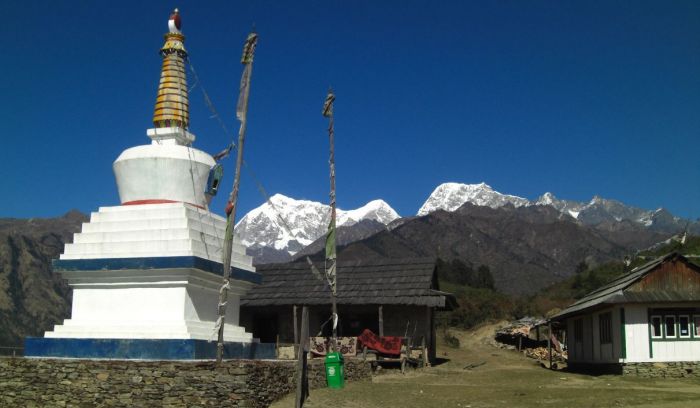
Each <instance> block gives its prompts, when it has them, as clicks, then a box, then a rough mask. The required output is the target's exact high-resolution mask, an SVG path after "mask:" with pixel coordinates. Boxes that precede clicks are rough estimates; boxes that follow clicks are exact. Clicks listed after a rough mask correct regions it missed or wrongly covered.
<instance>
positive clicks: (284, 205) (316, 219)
mask: <svg viewBox="0 0 700 408" xmlns="http://www.w3.org/2000/svg"><path fill="white" fill-rule="evenodd" d="M397 218H399V214H397V213H396V211H394V209H393V208H391V206H389V204H387V203H386V202H385V201H383V200H373V201H370V202H369V203H367V204H365V205H364V206H362V207H360V208H357V209H355V210H349V211H343V210H340V209H338V210H337V225H338V226H345V225H353V224H356V223H358V222H360V221H362V220H365V219H370V220H374V221H377V222H380V223H382V224H388V223H390V222H392V221H394V220H395V219H397ZM329 220H330V206H328V205H326V204H322V203H319V202H316V201H310V200H297V199H294V198H291V197H287V196H285V195H283V194H275V195H273V196H272V197H270V200H269V201H268V202H265V203H263V204H262V205H261V206H259V207H257V208H254V209H253V210H251V211H250V212H248V214H246V215H245V216H243V218H241V220H240V221H239V222H238V223H237V224H236V234H238V235H239V236H240V238H241V242H242V243H243V245H245V246H246V247H247V248H250V249H257V248H262V247H268V248H274V249H276V250H278V251H286V252H287V253H289V254H290V255H293V254H295V253H297V252H298V251H300V250H301V249H303V248H304V247H306V246H307V245H309V244H311V243H312V242H313V241H315V240H316V239H317V238H319V237H320V236H322V235H323V234H325V232H326V228H327V227H328V222H329Z"/></svg>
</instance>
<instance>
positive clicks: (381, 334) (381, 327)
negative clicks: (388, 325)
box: [379, 305, 384, 337]
mask: <svg viewBox="0 0 700 408" xmlns="http://www.w3.org/2000/svg"><path fill="white" fill-rule="evenodd" d="M379 337H384V306H381V305H380V306H379Z"/></svg>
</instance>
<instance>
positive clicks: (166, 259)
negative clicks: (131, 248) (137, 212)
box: [52, 256, 262, 284]
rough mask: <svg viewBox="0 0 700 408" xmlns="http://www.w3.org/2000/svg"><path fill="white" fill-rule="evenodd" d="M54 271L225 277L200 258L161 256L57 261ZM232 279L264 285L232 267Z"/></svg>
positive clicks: (214, 264) (219, 266)
mask: <svg viewBox="0 0 700 408" xmlns="http://www.w3.org/2000/svg"><path fill="white" fill-rule="evenodd" d="M52 265H53V270H54V271H56V272H61V271H100V270H110V271H118V270H144V269H177V268H192V269H200V270H203V271H205V272H210V273H214V274H217V275H219V276H223V270H224V268H223V267H222V266H223V265H222V264H221V263H219V262H214V261H210V260H208V259H204V258H200V257H198V256H161V257H147V258H99V259H55V260H53V262H52ZM231 279H232V280H239V281H245V282H250V283H255V284H260V283H262V276H261V275H260V274H258V273H255V272H251V271H247V270H245V269H241V268H236V267H231Z"/></svg>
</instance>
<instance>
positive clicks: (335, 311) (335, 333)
mask: <svg viewBox="0 0 700 408" xmlns="http://www.w3.org/2000/svg"><path fill="white" fill-rule="evenodd" d="M328 140H329V142H330V157H329V159H328V162H329V165H330V172H331V174H330V177H331V193H330V198H331V219H332V220H333V224H335V220H336V208H335V207H336V205H335V131H334V129H333V112H331V117H330V120H329V124H328ZM334 227H335V225H334ZM333 245H335V242H333ZM333 252H334V253H335V249H334V250H333ZM330 262H331V265H330V268H331V269H332V270H334V271H335V277H334V278H333V280H334V282H333V288H332V289H333V290H332V291H331V309H332V312H333V350H334V351H335V350H336V348H337V340H338V327H337V326H338V325H337V323H338V302H337V299H336V298H337V292H336V291H337V285H338V275H337V274H338V269H337V265H336V258H332V259H331V260H330Z"/></svg>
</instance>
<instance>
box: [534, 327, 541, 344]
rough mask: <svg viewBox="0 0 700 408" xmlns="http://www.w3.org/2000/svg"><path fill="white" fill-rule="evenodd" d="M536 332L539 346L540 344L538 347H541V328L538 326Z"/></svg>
mask: <svg viewBox="0 0 700 408" xmlns="http://www.w3.org/2000/svg"><path fill="white" fill-rule="evenodd" d="M535 331H536V332H537V344H538V346H537V347H539V343H540V326H537V327H536V328H535Z"/></svg>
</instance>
